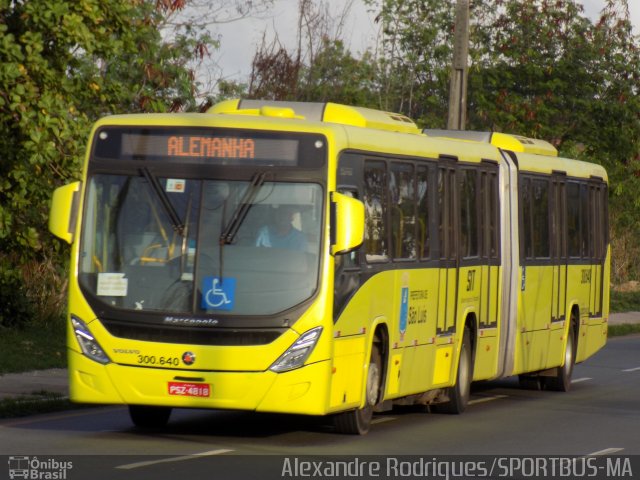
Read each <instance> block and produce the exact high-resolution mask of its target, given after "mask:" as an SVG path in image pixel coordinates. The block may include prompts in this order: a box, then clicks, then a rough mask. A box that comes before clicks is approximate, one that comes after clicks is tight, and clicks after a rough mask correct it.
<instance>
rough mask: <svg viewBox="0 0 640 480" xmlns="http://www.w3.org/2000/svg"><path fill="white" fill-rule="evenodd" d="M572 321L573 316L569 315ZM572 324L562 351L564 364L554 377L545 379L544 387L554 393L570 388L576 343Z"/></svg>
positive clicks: (566, 390)
mask: <svg viewBox="0 0 640 480" xmlns="http://www.w3.org/2000/svg"><path fill="white" fill-rule="evenodd" d="M571 319H572V320H573V319H574V315H571ZM573 325H574V324H573V323H572V324H571V326H570V327H569V333H568V334H567V335H568V336H567V347H566V348H565V350H564V364H563V365H562V366H560V367H558V369H557V372H556V375H555V376H554V377H545V379H544V385H545V387H546V388H547V389H549V390H555V391H556V392H568V391H569V389H570V388H571V375H572V374H573V365H574V364H575V362H576V341H575V335H574V327H573Z"/></svg>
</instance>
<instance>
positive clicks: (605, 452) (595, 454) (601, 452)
mask: <svg viewBox="0 0 640 480" xmlns="http://www.w3.org/2000/svg"><path fill="white" fill-rule="evenodd" d="M622 450H624V448H605V449H604V450H598V451H597V452H593V453H587V454H586V455H585V457H598V456H601V455H611V454H612V453H616V452H620V451H622Z"/></svg>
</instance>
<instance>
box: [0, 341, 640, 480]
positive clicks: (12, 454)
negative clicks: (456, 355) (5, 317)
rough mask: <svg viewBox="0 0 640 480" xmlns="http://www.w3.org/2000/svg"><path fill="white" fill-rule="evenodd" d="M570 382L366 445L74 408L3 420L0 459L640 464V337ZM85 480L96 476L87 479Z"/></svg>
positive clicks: (229, 464)
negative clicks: (468, 459) (564, 389)
mask: <svg viewBox="0 0 640 480" xmlns="http://www.w3.org/2000/svg"><path fill="white" fill-rule="evenodd" d="M573 379H574V380H573V384H572V387H571V391H570V392H568V393H558V392H547V391H530V390H521V389H519V388H518V384H517V380H516V379H506V380H501V381H495V382H487V383H484V384H480V385H476V386H475V387H474V390H473V395H472V401H471V405H470V406H469V408H468V410H467V411H466V412H465V413H464V414H463V415H459V416H456V415H443V414H430V413H425V412H424V411H423V410H421V409H417V408H401V409H396V410H394V411H393V412H390V413H388V414H382V415H378V416H376V417H375V418H374V423H375V425H374V426H373V427H372V429H371V431H370V432H369V434H368V435H366V436H364V437H355V436H345V435H338V434H336V433H334V432H333V431H332V429H331V427H330V424H329V423H328V422H327V421H326V420H324V421H323V420H322V419H315V418H308V417H298V416H280V415H262V414H261V415H259V414H253V413H246V412H220V411H202V410H176V411H174V413H173V415H172V417H171V420H170V423H169V425H168V426H167V427H166V428H164V429H162V430H160V431H140V430H136V429H135V428H133V427H132V425H131V423H130V420H129V417H128V412H127V410H126V409H125V408H122V407H100V408H86V409H78V410H73V411H67V412H62V413H57V414H50V415H41V416H33V417H27V418H22V419H10V420H4V421H1V422H0V460H2V457H1V456H2V455H5V456H6V457H5V458H7V460H8V461H9V463H8V464H7V463H5V465H8V466H9V467H11V466H13V467H16V465H19V463H20V460H19V459H20V458H22V459H24V458H27V459H28V460H29V461H33V458H34V457H37V458H38V461H37V462H35V463H34V466H36V467H39V469H40V470H41V471H44V470H46V469H47V468H49V467H51V468H53V469H55V468H57V467H59V466H60V464H62V462H65V461H69V462H72V463H73V467H74V468H70V469H68V470H67V471H66V472H65V475H66V476H65V477H64V478H65V479H71V480H73V479H75V478H93V479H98V478H110V479H111V478H113V479H117V478H135V479H137V478H153V479H157V480H161V479H165V478H166V479H169V478H171V479H175V478H176V476H178V477H187V478H191V479H198V478H203V479H204V478H206V479H217V478H220V479H222V478H224V479H227V478H261V479H267V478H281V477H283V476H284V477H287V476H289V477H290V478H303V475H302V473H304V470H300V469H298V470H296V468H298V467H299V466H296V465H294V464H292V463H287V464H284V466H283V458H289V459H295V458H298V457H300V458H306V457H304V456H315V457H318V458H333V457H327V456H341V455H345V456H348V457H339V458H343V459H344V458H351V459H352V460H353V459H355V458H360V459H364V460H362V461H366V459H380V458H386V457H389V456H390V457H394V456H397V457H398V458H400V457H401V456H405V455H415V456H419V457H421V458H426V457H428V458H431V457H432V456H436V457H440V456H445V455H489V456H507V455H526V456H530V455H542V456H556V455H576V456H580V457H582V456H586V455H618V456H623V457H626V456H630V455H636V456H638V455H640V336H637V335H636V336H628V337H621V338H613V339H611V340H609V342H608V344H607V346H606V347H605V348H604V349H603V350H602V351H600V352H599V353H598V354H596V355H595V356H594V357H592V358H590V359H589V360H588V361H587V362H585V363H584V364H581V365H578V366H576V368H575V370H574V376H573ZM248 455H251V456H248ZM263 455H270V456H272V457H262V456H263ZM282 456H286V457H282ZM385 456H386V457H385ZM638 458H640V457H637V458H635V459H634V461H635V462H636V463H637V460H638ZM287 461H289V460H287ZM12 462H13V463H12ZM38 462H43V463H41V464H39V463H38ZM47 462H49V463H47ZM55 462H58V463H57V464H56V463H55ZM3 463H4V462H3ZM23 463H24V462H23ZM63 466H64V465H63ZM352 466H353V465H352ZM635 466H636V468H637V470H638V471H637V472H635V471H634V472H633V473H634V474H635V475H640V465H635ZM631 467H632V466H631V464H630V465H629V466H628V468H631ZM4 468H5V467H3V465H2V463H0V478H3V474H4V473H5V472H7V473H9V469H8V467H7V470H4ZM354 468H365V469H366V468H367V466H366V464H365V465H364V467H363V464H360V465H359V467H357V466H356V467H354ZM85 469H87V471H89V470H90V471H91V474H92V476H91V477H88V476H86V475H84V474H83V475H80V473H81V472H85ZM254 470H255V471H254ZM231 471H242V472H244V473H243V474H242V475H245V474H246V476H241V475H240V474H238V476H233V475H231V473H230V472H231ZM252 471H254V473H256V475H255V476H253V475H252V474H251V472H252ZM222 472H224V475H222ZM289 473H291V475H288V474H289ZM296 473H297V474H298V476H296V475H295V474H296ZM311 473H313V472H311ZM323 473H324V475H323V478H327V477H328V476H329V475H327V472H326V471H325V472H323ZM365 473H366V472H365ZM396 473H397V472H396ZM410 473H416V472H414V471H412V472H410ZM418 473H419V472H418ZM614 473H615V471H614ZM617 473H624V472H623V471H622V472H621V471H618V472H617ZM76 475H77V476H76ZM417 476H422V477H423V478H424V475H417ZM360 477H361V478H363V477H362V475H360ZM7 478H9V477H8V476H7ZM41 478H45V477H41ZM49 478H52V477H49ZM53 478H60V477H53ZM364 478H367V477H366V476H365V477H364ZM371 478H373V477H371ZM376 478H377V476H376ZM387 478H391V477H387ZM397 478H400V477H397ZM603 478H604V477H603Z"/></svg>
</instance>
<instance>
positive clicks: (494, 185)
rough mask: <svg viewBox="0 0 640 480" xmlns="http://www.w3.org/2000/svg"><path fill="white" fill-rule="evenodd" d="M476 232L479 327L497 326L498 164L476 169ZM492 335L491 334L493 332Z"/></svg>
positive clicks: (498, 265) (498, 271) (498, 281)
mask: <svg viewBox="0 0 640 480" xmlns="http://www.w3.org/2000/svg"><path fill="white" fill-rule="evenodd" d="M478 205H479V206H480V211H479V213H480V232H481V241H482V247H481V250H482V258H483V261H482V265H481V272H482V274H481V279H482V283H481V292H480V318H479V323H480V329H495V328H496V327H497V325H498V302H499V300H500V208H499V198H498V165H497V164H486V165H483V169H482V170H481V172H480V201H479V202H478ZM493 335H495V333H493Z"/></svg>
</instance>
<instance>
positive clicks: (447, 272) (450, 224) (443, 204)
mask: <svg viewBox="0 0 640 480" xmlns="http://www.w3.org/2000/svg"><path fill="white" fill-rule="evenodd" d="M441 161H444V162H446V163H449V162H447V161H446V160H443V159H441ZM446 163H445V164H444V165H441V166H440V167H439V168H438V192H437V193H438V215H439V222H438V244H439V247H440V269H439V277H440V278H439V282H438V321H437V323H436V334H437V335H438V336H441V335H449V334H453V333H455V330H456V322H455V320H456V305H457V303H458V292H457V278H458V269H457V266H458V260H457V259H458V255H457V235H456V231H457V228H456V218H457V215H456V201H455V192H456V168H455V165H454V164H452V163H450V164H448V165H447V164H446Z"/></svg>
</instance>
